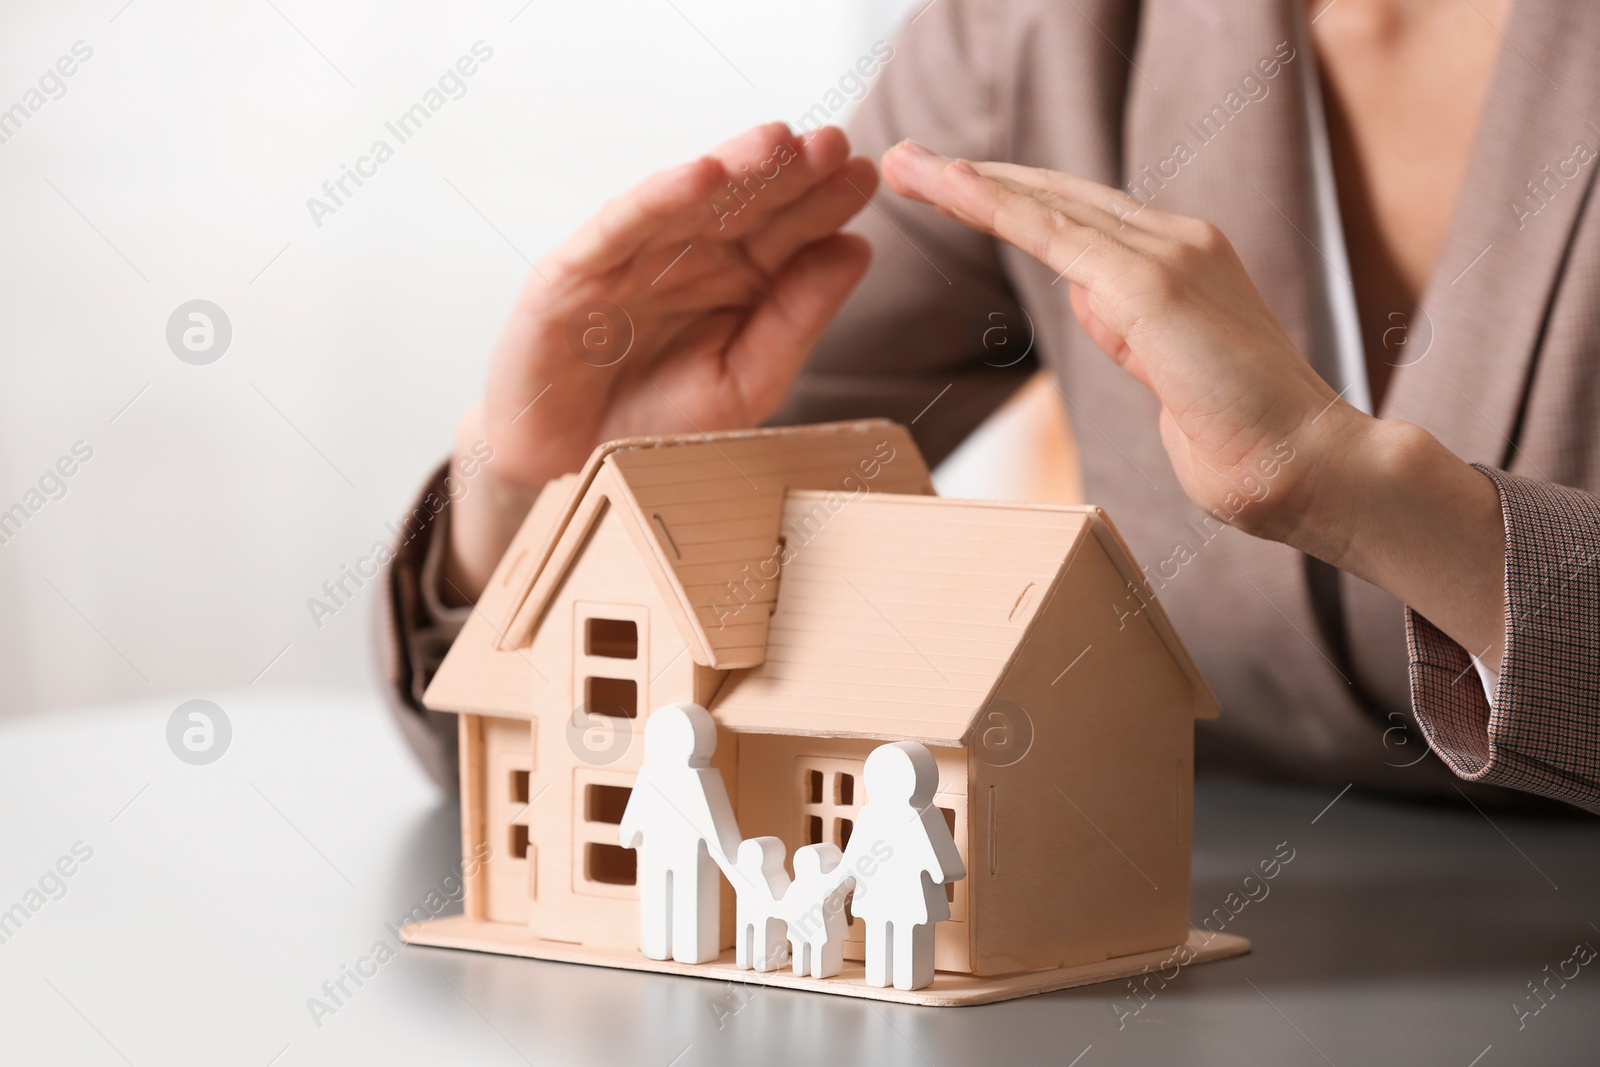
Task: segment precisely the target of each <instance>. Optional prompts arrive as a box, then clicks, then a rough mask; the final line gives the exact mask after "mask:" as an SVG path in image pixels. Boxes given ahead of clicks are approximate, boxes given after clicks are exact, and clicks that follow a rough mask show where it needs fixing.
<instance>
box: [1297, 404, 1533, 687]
mask: <svg viewBox="0 0 1600 1067" xmlns="http://www.w3.org/2000/svg"><path fill="white" fill-rule="evenodd" d="M1333 429H1334V431H1335V432H1333V433H1330V434H1328V435H1326V436H1325V437H1324V439H1323V441H1322V443H1321V444H1320V445H1319V446H1318V447H1317V448H1316V451H1315V454H1314V455H1313V456H1312V457H1311V459H1312V463H1313V466H1312V468H1311V469H1312V470H1313V471H1314V475H1313V476H1312V477H1311V478H1310V479H1308V483H1307V484H1306V485H1305V486H1304V487H1303V489H1304V491H1305V492H1306V493H1307V500H1306V502H1305V504H1304V506H1303V507H1302V508H1301V509H1300V511H1299V514H1298V516H1297V519H1296V521H1295V523H1294V524H1293V526H1292V527H1291V528H1290V530H1289V531H1288V534H1287V536H1285V537H1283V538H1282V540H1284V541H1286V542H1287V543H1288V544H1290V545H1292V546H1294V547H1295V548H1298V549H1300V550H1301V551H1303V552H1306V553H1307V554H1309V555H1313V556H1316V557H1317V558H1319V559H1322V560H1324V561H1326V562H1328V563H1331V564H1332V565H1334V566H1335V567H1338V568H1339V569H1341V570H1344V571H1347V572H1349V573H1350V574H1353V575H1355V576H1357V577H1359V578H1362V579H1365V580H1366V581H1368V582H1371V583H1372V584H1373V585H1376V586H1378V587H1379V588H1381V589H1384V590H1386V591H1388V592H1389V593H1391V594H1392V595H1394V596H1395V597H1396V598H1398V599H1399V600H1401V601H1402V602H1403V603H1405V604H1407V605H1409V606H1410V607H1411V608H1413V609H1414V610H1416V611H1418V612H1420V613H1421V614H1422V615H1424V616H1425V617H1427V618H1428V620H1429V621H1430V622H1432V623H1433V624H1434V625H1436V626H1438V627H1439V628H1440V629H1441V630H1443V631H1444V632H1445V633H1447V634H1449V635H1450V636H1451V637H1452V638H1454V639H1455V640H1456V641H1457V642H1459V643H1460V644H1461V645H1462V646H1463V647H1464V648H1466V649H1467V651H1468V652H1469V653H1471V654H1472V655H1473V656H1475V657H1479V658H1481V659H1482V660H1483V662H1485V663H1486V664H1487V665H1488V666H1489V667H1491V668H1492V669H1496V670H1498V669H1499V666H1500V656H1501V652H1502V642H1503V636H1504V633H1503V628H1504V615H1505V527H1504V523H1503V520H1502V518H1501V512H1500V494H1499V491H1498V490H1497V489H1496V488H1495V485H1494V483H1493V482H1492V481H1490V480H1489V479H1488V478H1487V477H1486V476H1484V475H1483V473H1482V472H1480V471H1478V470H1476V469H1474V468H1473V467H1472V465H1471V464H1469V463H1467V462H1466V461H1465V460H1463V459H1461V458H1460V457H1459V456H1457V455H1455V454H1454V453H1453V452H1451V451H1450V450H1449V449H1448V448H1446V447H1445V446H1444V445H1443V443H1441V442H1440V441H1439V440H1438V438H1436V437H1434V436H1433V435H1432V434H1430V433H1429V432H1428V431H1426V430H1424V429H1423V428H1422V427H1420V426H1416V425H1414V424H1412V423H1408V422H1402V421H1400V420H1397V419H1375V418H1371V417H1369V416H1366V415H1363V414H1361V413H1360V412H1357V411H1354V409H1350V410H1349V412H1347V413H1346V414H1344V415H1343V416H1341V417H1340V418H1339V419H1338V420H1337V421H1336V422H1335V424H1334V427H1333Z"/></svg>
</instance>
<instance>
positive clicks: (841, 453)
mask: <svg viewBox="0 0 1600 1067" xmlns="http://www.w3.org/2000/svg"><path fill="white" fill-rule="evenodd" d="M793 489H819V490H827V491H830V492H835V493H839V494H845V493H852V492H864V491H867V490H870V491H871V492H873V493H880V492H881V493H899V494H905V493H912V494H932V492H933V483H932V481H931V480H930V479H929V476H928V466H927V464H926V463H925V462H924V461H923V459H922V454H921V453H920V452H919V451H918V450H917V446H916V444H915V442H914V441H913V440H912V439H911V435H910V433H909V432H908V431H907V430H906V429H905V428H904V427H903V426H900V425H898V424H896V423H893V422H889V421H888V420H885V419H869V420H862V421H857V422H843V423H828V424H824V425H819V426H800V427H786V428H774V429H763V430H740V431H732V432H727V433H713V434H673V435H667V436H660V437H638V438H630V439H626V440H622V441H613V442H611V443H609V444H606V445H602V446H601V447H600V448H599V449H597V450H596V451H595V453H594V455H593V456H591V457H590V458H589V461H588V463H586V464H585V465H584V469H583V471H582V472H581V473H580V474H579V476H578V478H577V481H576V483H575V484H574V488H573V490H572V496H571V498H570V500H569V502H568V504H567V507H566V510H565V512H564V514H563V515H562V517H561V519H560V520H559V521H558V522H557V524H556V526H555V532H554V536H553V537H551V538H550V539H548V541H547V542H546V544H545V545H544V546H543V549H542V551H540V552H536V553H531V554H530V555H529V556H528V557H527V558H526V559H525V560H524V561H522V562H521V563H520V567H519V570H520V573H518V574H516V575H508V576H507V579H506V580H507V581H508V582H509V583H510V584H512V585H515V586H520V587H522V588H524V589H526V590H527V595H526V597H525V598H524V599H523V600H522V602H521V603H520V604H519V605H518V607H517V609H516V612H515V614H514V616H513V617H512V618H511V620H510V623H509V625H508V626H507V627H506V629H505V632H504V634H503V636H502V638H501V645H500V647H502V648H515V647H518V646H521V645H525V644H526V643H527V642H528V640H529V638H530V637H531V635H532V633H533V630H534V627H535V625H536V624H537V622H538V620H539V619H540V618H541V617H542V615H543V613H544V610H545V608H546V607H547V606H548V605H549V603H550V599H551V598H552V596H553V595H554V594H555V592H556V590H557V589H558V588H559V587H560V584H561V580H562V578H563V577H564V576H565V574H566V572H567V570H568V568H569V567H570V566H571V564H572V562H573V561H574V560H575V559H576V558H577V554H578V553H579V552H580V551H581V550H582V548H583V545H584V543H585V540H586V538H587V536H588V533H589V531H590V530H591V529H592V528H593V525H594V523H595V522H596V521H598V519H599V517H600V515H601V514H603V512H604V510H605V509H606V508H616V509H618V510H619V511H621V512H622V513H624V514H625V515H627V516H628V517H629V518H630V519H631V522H630V524H629V525H630V530H631V532H632V533H633V534H634V536H635V541H636V543H638V544H639V546H640V549H641V551H643V552H645V553H646V555H647V556H648V557H650V558H651V559H653V560H654V563H655V567H654V571H655V573H656V575H657V578H658V582H659V584H660V586H661V592H662V594H663V597H664V598H665V599H666V601H667V603H668V604H669V605H670V606H671V607H672V608H673V610H674V614H675V615H676V616H677V618H678V621H679V624H680V628H681V629H683V630H684V631H685V632H684V634H683V637H684V640H685V641H687V642H688V644H689V649H690V653H691V655H692V656H693V657H694V659H695V661H696V662H697V663H700V664H703V665H705V666H708V667H715V668H718V669H733V668H736V667H751V666H755V665H756V664H759V663H760V662H761V661H762V659H763V658H764V656H765V654H766V645H767V617H768V612H767V610H765V609H763V608H761V607H757V606H752V607H747V608H745V609H744V610H741V611H740V612H739V613H738V618H737V620H736V622H735V623H734V624H732V625H730V624H729V620H728V617H727V614H728V611H729V610H730V607H731V606H737V605H738V604H739V602H740V599H741V598H735V597H734V596H733V594H731V593H730V592H729V583H733V586H734V587H736V588H739V589H742V590H745V591H746V593H747V594H748V596H753V597H754V598H755V599H754V601H753V602H752V603H753V604H755V605H767V606H769V607H770V604H771V602H772V599H773V598H774V597H775V596H776V595H777V586H776V585H775V584H772V583H767V584H766V586H765V588H759V586H760V584H761V583H757V582H753V581H750V580H749V575H750V573H751V572H755V571H759V570H761V569H762V567H763V564H764V563H765V564H767V567H768V569H769V570H770V561H771V560H772V559H773V555H774V552H775V551H776V549H777V537H778V526H779V522H780V519H781V516H782V512H783V506H784V498H785V494H786V493H787V492H788V491H789V490H793ZM742 598H743V599H747V597H744V596H743V595H742Z"/></svg>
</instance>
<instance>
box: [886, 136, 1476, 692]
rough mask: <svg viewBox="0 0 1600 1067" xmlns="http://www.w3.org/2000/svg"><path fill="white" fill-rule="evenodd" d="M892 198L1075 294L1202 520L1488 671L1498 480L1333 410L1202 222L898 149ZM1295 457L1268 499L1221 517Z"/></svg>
mask: <svg viewBox="0 0 1600 1067" xmlns="http://www.w3.org/2000/svg"><path fill="white" fill-rule="evenodd" d="M883 170H884V176H885V178H886V179H887V181H888V182H889V184H890V186H891V187H892V188H893V189H894V190H895V191H896V192H899V193H901V194H902V195H906V196H910V197H914V198H916V199H919V200H923V201H926V202H927V203H930V204H932V205H934V206H935V207H937V208H939V210H941V211H943V212H944V213H945V214H947V215H950V216H952V217H954V218H956V219H959V220H960V221H962V222H965V223H967V224H968V225H970V226H973V227H975V228H977V229H979V230H982V231H985V232H988V233H992V234H994V235H996V236H997V237H1000V238H1002V239H1004V240H1007V241H1010V242H1011V243H1012V244H1014V245H1016V246H1018V247H1019V248H1021V249H1023V250H1024V251H1027V252H1029V253H1031V254H1032V255H1034V256H1035V257H1037V258H1038V259H1040V260H1041V261H1043V262H1044V263H1045V264H1046V265H1048V266H1049V267H1051V268H1052V269H1053V270H1056V271H1059V272H1061V274H1062V275H1063V276H1064V277H1065V278H1066V280H1067V281H1069V282H1070V283H1071V286H1072V293H1071V296H1072V306H1073V310H1074V311H1075V312H1076V314H1077V317H1078V321H1079V322H1080V323H1081V324H1082V326H1083V328H1084V329H1085V330H1086V331H1087V332H1088V333H1089V336H1090V337H1091V338H1093V339H1094V341H1095V343H1096V344H1097V345H1099V346H1100V348H1101V349H1102V350H1104V351H1105V353H1106V354H1107V355H1108V356H1110V357H1111V358H1112V359H1113V360H1115V361H1116V362H1117V363H1118V364H1120V365H1121V366H1122V367H1123V368H1124V369H1125V370H1127V371H1128V373H1130V374H1132V375H1133V376H1134V377H1135V378H1136V379H1138V380H1139V381H1140V382H1142V383H1143V384H1144V385H1145V386H1146V387H1147V388H1149V389H1150V391H1151V392H1152V393H1154V394H1155V396H1156V398H1157V399H1158V400H1159V401H1160V403H1161V436H1162V442H1163V444H1164V445H1165V447H1166V450H1167V454H1168V456H1169V457H1170V458H1171V460H1172V464H1173V467H1174V468H1175V470H1176V472H1177V474H1178V478H1179V480H1180V481H1181V482H1182V484H1183V487H1184V489H1185V490H1186V491H1187V492H1188V494H1189V496H1190V497H1191V498H1192V499H1193V500H1194V501H1195V502H1196V503H1197V504H1199V505H1200V506H1201V507H1203V508H1205V509H1206V510H1207V511H1212V512H1219V513H1222V514H1233V513H1234V512H1237V514H1234V518H1233V525H1235V526H1238V527H1239V528H1241V529H1243V530H1244V531H1245V532H1247V533H1250V534H1254V535H1255V536H1258V537H1265V538H1269V539H1272V540H1276V541H1282V542H1285V543H1287V544H1290V545H1293V546H1294V547H1296V548H1298V549H1301V550H1302V551H1304V552H1307V553H1309V554H1311V555H1314V556H1317V557H1318V558H1320V559H1323V560H1326V561H1327V562H1329V563H1331V564H1333V565H1334V566H1337V567H1339V568H1341V569H1343V570H1346V571H1349V572H1350V573H1352V574H1355V575H1358V576H1360V577H1362V578H1365V579H1366V580H1367V581H1369V582H1372V583H1373V584H1374V585H1377V586H1379V587H1380V588H1383V589H1385V590H1388V591H1389V592H1390V593H1393V594H1394V595H1395V596H1396V597H1398V598H1400V599H1401V600H1403V601H1404V602H1405V603H1406V604H1408V605H1410V606H1411V608H1412V609H1413V610H1415V611H1417V612H1420V613H1421V614H1422V615H1424V616H1426V617H1427V618H1428V619H1429V620H1431V621H1432V622H1433V623H1434V624H1435V625H1436V626H1437V627H1438V628H1439V629H1440V630H1442V631H1443V632H1444V633H1446V634H1448V635H1449V636H1450V637H1452V638H1454V639H1455V640H1456V641H1458V642H1459V643H1460V644H1461V645H1462V646H1463V647H1464V648H1467V649H1469V650H1470V651H1471V652H1472V653H1473V654H1474V655H1475V656H1477V657H1478V658H1480V659H1481V660H1482V661H1483V662H1484V663H1485V664H1486V665H1488V666H1489V667H1490V668H1491V669H1498V668H1499V666H1500V657H1501V652H1502V648H1503V645H1504V632H1505V617H1506V610H1505V575H1504V551H1505V528H1504V526H1503V524H1502V520H1501V510H1500V496H1499V492H1498V490H1497V489H1496V486H1495V483H1494V482H1493V481H1491V480H1490V478H1488V477H1487V476H1486V475H1484V474H1483V473H1482V472H1480V471H1478V470H1477V469H1475V468H1474V467H1472V466H1471V465H1470V464H1468V463H1467V462H1465V461H1464V460H1462V459H1460V458H1458V457H1457V456H1455V455H1453V454H1452V453H1451V452H1450V451H1449V450H1448V449H1446V448H1445V447H1444V446H1443V445H1442V444H1440V443H1439V442H1438V441H1437V440H1436V439H1435V438H1434V437H1433V436H1432V435H1431V434H1429V433H1428V432H1427V431H1426V430H1424V429H1422V428H1421V427H1418V426H1415V425H1412V424H1410V423H1405V422H1399V421H1395V420H1383V419H1375V418H1372V417H1371V416H1369V415H1366V414H1363V413H1362V412H1360V411H1359V410H1357V409H1356V408H1354V407H1352V406H1350V405H1349V404H1346V403H1344V402H1343V401H1342V400H1341V399H1340V398H1339V397H1338V396H1337V395H1336V394H1335V393H1334V392H1333V390H1332V389H1331V388H1330V387H1329V386H1328V385H1327V383H1325V382H1324V381H1323V380H1322V379H1321V378H1320V377H1318V376H1317V374H1316V372H1315V371H1313V370H1312V369H1311V367H1310V366H1309V364H1308V363H1307V362H1306V361H1305V360H1304V359H1303V358H1302V357H1301V356H1300V354H1299V353H1298V352H1297V351H1296V350H1295V348H1294V346H1293V344H1292V343H1291V342H1290V341H1289V339H1288V337H1287V336H1286V335H1285V334H1284V332H1283V330H1282V329H1281V328H1280V327H1279V326H1278V324H1277V322H1276V321H1275V320H1274V319H1273V317H1272V313H1271V311H1270V310H1269V309H1268V308H1267V306H1266V303H1265V302H1264V301H1263V299H1262V298H1261V296H1260V294H1259V293H1258V292H1257V290H1256V288H1255V285H1254V284H1253V283H1252V282H1251V280H1250V277H1249V275H1248V274H1247V273H1246V272H1245V269H1244V266H1243V265H1242V264H1241V263H1240V262H1239V259H1238V257H1237V256H1236V255H1235V254H1234V252H1233V249H1232V247H1231V246H1230V245H1229V244H1228V241H1227V239H1226V238H1225V237H1224V236H1223V235H1222V234H1221V233H1220V232H1219V231H1218V230H1217V229H1216V227H1214V226H1212V225H1210V224H1208V223H1205V222H1201V221H1198V220H1196V219H1190V218H1185V217H1182V216H1178V215H1171V214H1167V213H1165V212H1162V211H1157V210H1156V209H1154V208H1151V207H1148V206H1146V205H1143V204H1141V203H1140V202H1139V201H1138V200H1136V199H1134V198H1133V197H1131V196H1128V195H1127V194H1125V193H1123V192H1122V191H1120V190H1117V189H1113V188H1110V187H1108V186H1104V185H1099V184H1097V183H1094V182H1089V181H1085V180H1083V179H1080V178H1076V177H1073V176H1071V175H1066V174H1060V173H1055V172H1051V171H1042V170H1035V169H1031V168H1026V167H1017V166H1012V165H1008V164H996V163H980V164H976V165H973V164H969V163H966V162H964V161H960V160H951V159H947V158H945V157H942V156H937V155H935V154H933V153H932V152H930V151H928V150H927V149H925V148H922V146H920V145H916V144H914V143H912V142H906V143H903V144H902V145H899V146H897V147H896V148H895V149H893V150H891V151H890V152H889V153H888V155H886V156H885V157H884V162H883ZM1284 443H1287V446H1288V447H1289V448H1291V449H1293V453H1292V454H1293V456H1294V457H1295V458H1294V460H1293V462H1290V463H1287V464H1283V465H1282V473H1281V474H1280V475H1279V476H1278V477H1276V478H1274V479H1273V482H1272V488H1271V491H1270V492H1269V493H1268V494H1267V495H1266V496H1265V497H1263V498H1262V499H1260V500H1258V501H1254V502H1252V503H1251V504H1250V505H1249V506H1248V507H1246V508H1244V509H1243V510H1238V509H1237V508H1235V507H1232V506H1227V502H1228V500H1229V498H1230V496H1232V497H1233V499H1235V500H1237V499H1238V496H1239V495H1241V494H1242V490H1243V488H1244V487H1245V486H1246V485H1251V484H1258V483H1259V481H1260V479H1259V478H1258V477H1257V476H1256V475H1257V472H1258V471H1259V470H1261V469H1262V467H1263V465H1264V464H1272V463H1273V462H1274V460H1275V459H1281V457H1282V455H1283V453H1282V452H1279V451H1278V450H1279V446H1280V445H1281V444H1284Z"/></svg>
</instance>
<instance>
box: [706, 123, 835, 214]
mask: <svg viewBox="0 0 1600 1067" xmlns="http://www.w3.org/2000/svg"><path fill="white" fill-rule="evenodd" d="M718 151H719V152H720V153H722V154H720V155H717V154H714V157H715V158H717V159H718V160H720V161H721V162H722V164H723V167H724V169H725V171H726V172H727V177H726V180H725V182H724V184H723V185H722V187H721V188H720V189H719V190H718V191H717V192H716V194H715V196H714V198H713V200H712V202H711V204H710V211H711V213H712V215H713V216H714V222H715V229H714V234H715V236H717V237H720V238H723V239H726V240H737V239H740V238H742V237H744V236H745V235H746V234H749V233H751V232H752V231H754V230H756V229H759V228H760V227H761V226H762V225H763V224H765V223H766V222H767V221H768V220H769V219H771V218H772V217H773V216H774V215H776V214H778V213H780V212H782V211H784V210H785V209H787V208H788V207H789V206H790V205H791V204H794V203H796V202H797V201H799V200H801V199H803V198H804V197H805V196H807V195H808V194H809V193H811V192H812V191H813V190H814V189H815V188H816V187H817V186H818V185H820V184H822V183H823V182H826V181H827V180H828V179H830V178H831V177H833V176H834V175H835V174H836V173H838V171H839V169H840V167H841V166H843V165H844V163H845V162H846V160H848V159H849V158H850V142H849V140H848V139H847V138H846V137H845V135H844V133H843V131H841V130H838V129H836V128H834V127H831V126H830V127H824V128H823V129H821V130H818V131H817V132H816V133H815V134H814V135H812V136H811V137H809V138H807V139H805V140H804V141H801V140H799V139H798V138H796V137H795V136H794V135H793V134H791V133H790V132H789V128H788V127H787V126H784V125H782V124H781V123H774V124H772V125H770V126H758V127H756V129H754V130H751V131H750V132H749V133H746V134H744V135H742V136H741V137H739V138H736V139H735V140H734V141H731V142H729V144H728V145H727V146H724V149H719V150H718Z"/></svg>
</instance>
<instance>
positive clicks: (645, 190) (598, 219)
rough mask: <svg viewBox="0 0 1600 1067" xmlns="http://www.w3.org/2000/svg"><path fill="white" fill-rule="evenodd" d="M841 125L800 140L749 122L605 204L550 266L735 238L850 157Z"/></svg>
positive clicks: (597, 267)
mask: <svg viewBox="0 0 1600 1067" xmlns="http://www.w3.org/2000/svg"><path fill="white" fill-rule="evenodd" d="M849 155H850V143H849V140H848V139H847V138H846V137H845V135H844V134H843V132H841V131H840V130H837V129H834V128H832V127H827V128H824V129H821V130H818V131H817V132H816V133H815V134H814V135H812V136H811V137H809V138H807V139H806V140H805V141H803V142H802V141H801V140H800V139H798V138H796V137H795V136H794V134H793V133H791V132H790V130H789V128H788V127H787V126H785V125H784V124H782V123H767V124H765V125H762V126H757V127H754V128H753V129H750V130H747V131H746V132H744V133H742V134H740V135H739V136H738V137H735V138H733V139H732V140H729V141H727V142H725V143H723V144H721V145H719V146H718V147H717V148H716V149H714V150H713V151H712V152H711V153H709V154H708V155H705V156H702V157H701V158H699V159H696V160H693V161H691V162H689V163H685V164H683V165H682V166H679V167H674V168H672V169H670V170H666V171H662V172H660V173H658V174H654V175H652V176H651V177H649V178H646V179H645V180H644V181H642V182H640V183H639V184H638V185H636V186H634V187H633V188H632V189H630V190H628V191H627V192H626V193H623V194H622V195H621V196H618V197H617V198H616V199H614V200H612V201H610V202H609V203H607V204H606V205H605V206H604V207H603V208H602V209H601V210H600V212H599V213H598V214H597V215H595V216H594V217H593V218H591V219H590V220H589V221H588V222H586V223H584V225H583V226H581V227H580V228H579V229H578V231H577V232H576V233H574V234H573V236H572V237H571V238H570V239H568V240H567V242H566V243H565V244H563V245H562V246H561V247H560V248H559V249H558V250H557V251H556V252H555V253H553V254H552V256H551V257H550V262H551V264H552V267H553V268H557V269H565V270H568V271H573V272H578V273H598V272H602V271H607V270H611V269H613V268H615V267H617V266H619V265H621V264H623V263H626V262H628V261H629V260H630V259H632V258H634V257H636V256H638V255H639V254H640V253H641V252H643V251H644V250H645V249H647V248H649V247H651V246H653V245H656V244H671V243H676V242H682V241H686V240H689V239H692V238H693V237H694V236H695V235H697V234H708V235H710V236H714V237H718V238H724V239H730V240H731V239H736V238H738V237H740V236H742V235H744V234H746V233H749V232H750V231H751V230H753V229H756V228H758V227H760V226H761V225H762V223H763V222H765V221H766V220H768V219H770V218H771V217H772V216H773V215H774V214H776V213H778V212H781V211H782V210H783V209H784V208H786V207H787V206H788V205H790V204H792V203H794V202H796V201H798V200H800V199H802V198H803V197H805V196H806V195H807V194H808V193H809V192H810V191H811V190H812V189H813V188H815V187H816V186H817V185H819V184H821V183H822V182H824V181H826V180H827V179H828V178H830V177H831V176H832V175H833V174H834V173H835V172H837V171H838V170H839V168H840V167H841V165H842V164H844V162H845V161H846V160H847V159H848V158H849Z"/></svg>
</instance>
